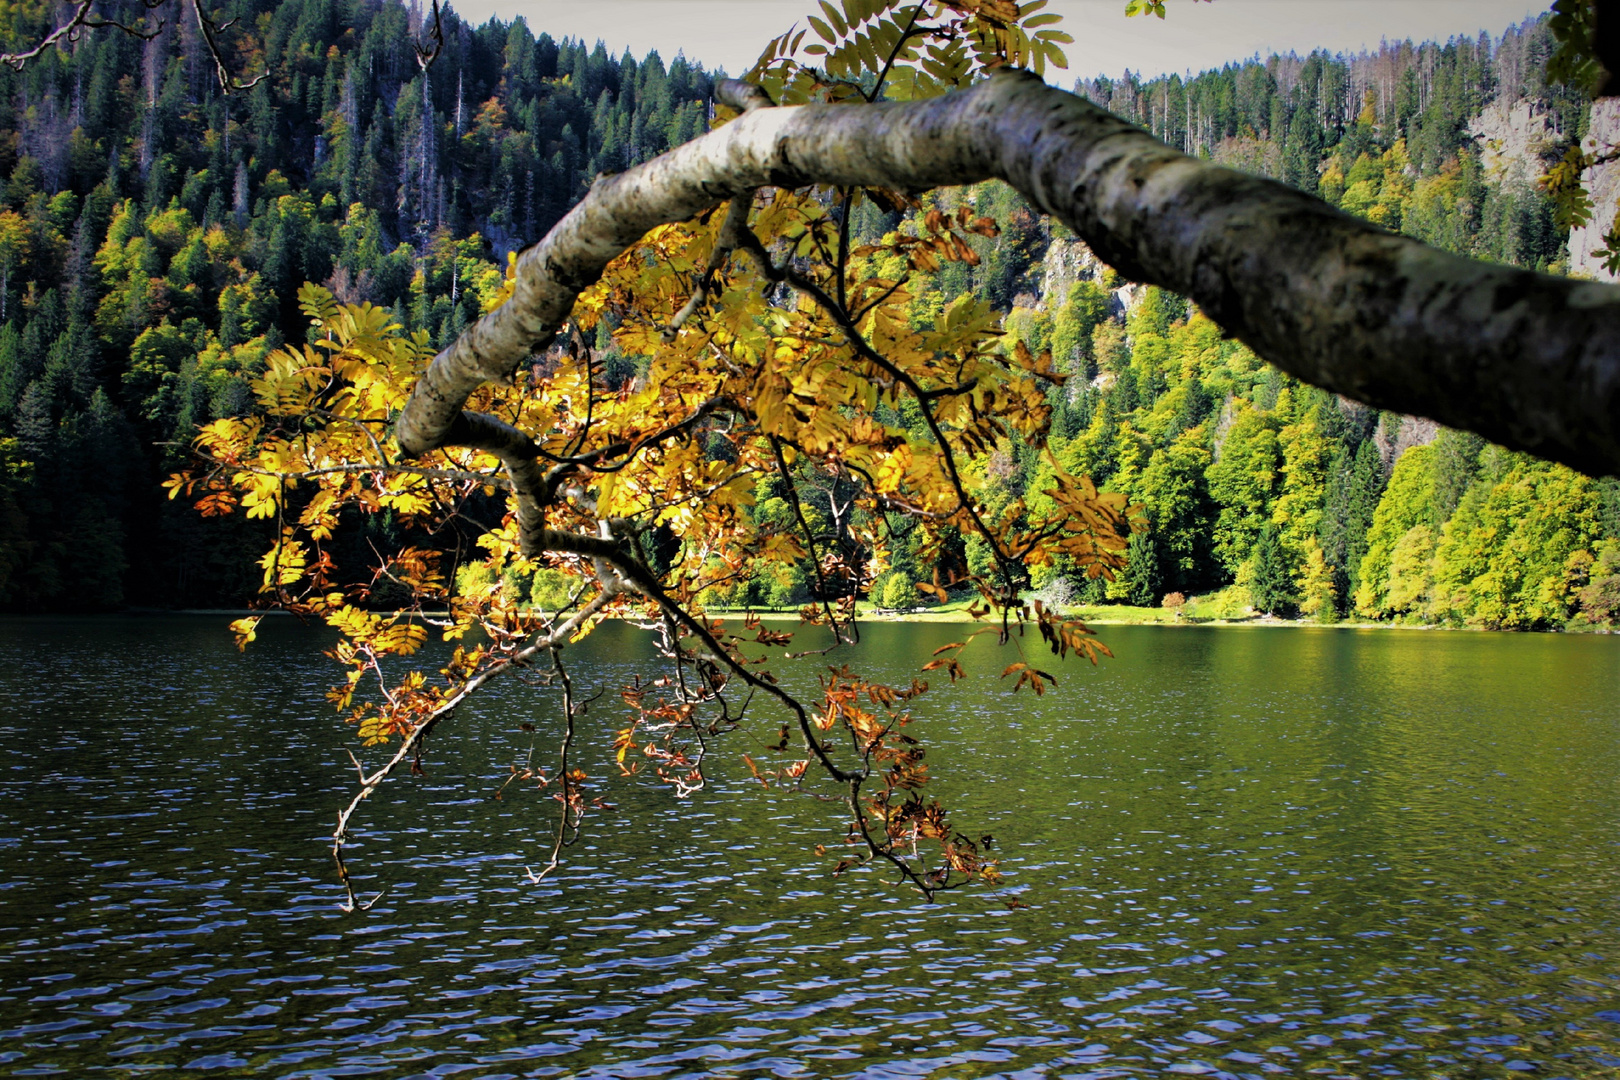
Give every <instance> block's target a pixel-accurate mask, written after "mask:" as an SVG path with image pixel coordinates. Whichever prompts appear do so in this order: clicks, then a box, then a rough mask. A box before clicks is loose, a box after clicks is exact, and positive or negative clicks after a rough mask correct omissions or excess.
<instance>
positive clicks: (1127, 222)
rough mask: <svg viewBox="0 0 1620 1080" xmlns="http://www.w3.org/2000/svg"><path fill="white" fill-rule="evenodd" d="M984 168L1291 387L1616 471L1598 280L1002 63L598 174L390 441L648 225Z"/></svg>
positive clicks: (760, 112) (503, 361)
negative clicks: (1470, 238)
mask: <svg viewBox="0 0 1620 1080" xmlns="http://www.w3.org/2000/svg"><path fill="white" fill-rule="evenodd" d="M731 92H732V93H733V94H734V95H740V93H741V91H739V90H737V89H736V88H732V89H731ZM738 100H739V101H740V100H742V98H741V97H740V96H739V98H738ZM990 178H1000V179H1002V180H1005V181H1006V182H1007V183H1009V184H1011V185H1012V186H1013V187H1015V188H1017V189H1018V190H1019V191H1020V192H1022V193H1023V194H1024V195H1025V197H1026V198H1028V199H1029V200H1030V201H1031V202H1032V203H1033V204H1034V205H1036V206H1038V207H1040V208H1041V209H1043V210H1045V211H1046V212H1048V213H1050V214H1052V215H1054V216H1055V217H1057V218H1058V219H1060V220H1061V221H1063V222H1064V223H1065V224H1066V225H1068V226H1069V227H1070V228H1071V229H1073V230H1074V231H1075V233H1076V234H1077V235H1079V236H1080V237H1081V238H1082V239H1083V240H1085V241H1086V242H1087V243H1088V244H1089V245H1090V246H1091V247H1092V249H1093V250H1094V251H1096V252H1097V254H1098V255H1099V256H1100V257H1101V258H1103V259H1104V260H1106V261H1107V262H1109V263H1111V264H1112V265H1113V266H1115V267H1116V268H1117V269H1119V270H1120V272H1121V273H1123V274H1125V275H1126V276H1127V277H1130V278H1133V279H1136V280H1139V281H1145V282H1150V283H1153V284H1156V285H1160V286H1163V287H1165V288H1167V289H1171V290H1174V291H1175V292H1178V293H1181V294H1183V295H1186V296H1189V297H1191V298H1192V299H1193V300H1194V301H1195V302H1197V303H1198V305H1199V306H1200V307H1201V308H1202V309H1203V310H1204V311H1205V312H1207V313H1208V314H1209V316H1210V317H1211V318H1213V319H1214V320H1215V321H1216V322H1218V323H1219V324H1220V325H1221V326H1222V327H1223V328H1224V329H1225V330H1226V332H1228V333H1229V334H1231V335H1233V336H1234V337H1237V338H1239V339H1240V340H1242V341H1243V342H1244V343H1246V344H1247V345H1249V347H1251V348H1252V349H1253V350H1254V351H1255V352H1256V353H1257V354H1259V355H1260V356H1262V357H1264V358H1265V359H1266V360H1269V361H1271V362H1272V363H1274V364H1276V365H1277V366H1278V367H1280V368H1282V369H1283V370H1284V371H1287V372H1289V373H1290V374H1292V375H1294V376H1296V377H1298V378H1300V379H1302V380H1304V381H1306V382H1309V383H1313V384H1315V385H1317V386H1320V387H1323V388H1324V389H1327V390H1330V391H1333V392H1335V393H1339V394H1343V395H1345V396H1346V397H1350V398H1354V399H1356V400H1358V401H1362V402H1365V403H1367V404H1369V405H1374V406H1377V407H1379V408H1383V409H1391V410H1395V411H1399V412H1403V413H1411V414H1415V415H1419V416H1425V417H1429V418H1432V419H1434V420H1438V421H1440V422H1442V423H1444V424H1448V425H1450V426H1452V427H1458V428H1466V429H1470V430H1473V431H1477V432H1479V433H1480V434H1482V435H1484V436H1485V437H1487V438H1489V439H1491V440H1493V441H1495V442H1498V443H1501V444H1503V445H1505V446H1508V447H1511V448H1513V449H1517V450H1525V451H1529V452H1531V453H1534V454H1539V455H1541V456H1543V457H1547V458H1551V459H1553V460H1556V461H1561V462H1564V463H1565V464H1568V465H1571V466H1573V467H1575V468H1577V469H1580V470H1582V471H1584V472H1587V473H1590V474H1594V475H1601V474H1614V473H1620V287H1617V286H1613V285H1605V284H1598V283H1594V282H1585V281H1575V280H1570V279H1567V278H1557V277H1552V276H1549V275H1546V274H1537V273H1533V272H1531V271H1527V270H1519V269H1515V268H1512V267H1505V266H1497V265H1491V264H1487V263H1481V262H1475V261H1472V260H1469V259H1464V258H1460V257H1457V256H1454V255H1448V254H1445V253H1443V252H1440V251H1436V250H1434V249H1432V248H1429V247H1426V246H1425V245H1423V244H1420V243H1418V242H1416V241H1414V240H1409V239H1406V238H1404V237H1399V236H1393V235H1391V234H1389V233H1387V232H1384V231H1383V230H1381V229H1379V228H1377V227H1376V226H1373V225H1369V224H1367V223H1366V222H1363V221H1360V220H1358V219H1356V218H1352V217H1350V216H1348V215H1346V214H1343V213H1341V212H1339V211H1338V210H1335V209H1334V208H1333V207H1331V206H1329V205H1328V204H1326V203H1324V202H1322V201H1320V200H1318V199H1315V198H1313V197H1311V196H1308V195H1305V194H1302V193H1300V192H1297V191H1294V190H1292V189H1290V188H1287V187H1284V186H1283V185H1281V184H1278V183H1275V182H1273V181H1270V180H1265V179H1262V178H1259V177H1253V176H1248V175H1245V174H1243V173H1238V172H1234V171H1231V170H1229V169H1223V168H1220V167H1217V166H1214V165H1210V164H1208V163H1206V162H1202V161H1199V160H1197V159H1194V158H1189V157H1187V156H1186V155H1184V154H1181V153H1179V152H1177V151H1175V150H1172V149H1171V148H1169V147H1167V146H1165V145H1164V144H1162V143H1160V142H1158V141H1157V140H1156V139H1154V138H1152V137H1151V136H1149V135H1148V134H1146V133H1145V132H1143V131H1141V130H1140V129H1139V128H1136V127H1134V126H1133V125H1131V124H1129V123H1127V122H1125V121H1124V120H1121V119H1119V118H1117V117H1115V116H1112V115H1111V114H1109V113H1107V112H1105V111H1103V110H1102V109H1099V108H1097V107H1096V106H1094V105H1092V104H1090V103H1089V102H1086V101H1084V100H1083V99H1081V98H1078V97H1075V96H1074V95H1072V94H1068V93H1065V92H1063V91H1061V90H1056V89H1053V88H1051V87H1048V86H1046V85H1044V84H1043V83H1041V82H1040V81H1039V80H1037V79H1035V78H1034V77H1033V76H1030V75H1026V74H1023V73H1016V72H1014V73H1006V74H1001V75H997V76H995V77H992V78H990V79H988V80H986V81H984V82H981V83H980V84H978V85H977V86H975V87H973V88H972V89H969V90H965V91H962V92H959V93H955V94H950V95H948V96H945V97H942V98H936V99H933V100H930V101H924V102H917V103H910V104H892V103H881V104H876V105H843V106H817V105H812V106H801V107H793V108H757V109H752V110H750V111H748V112H747V113H745V114H744V115H742V116H740V117H739V118H738V119H736V120H734V121H733V122H731V123H730V124H727V125H726V126H725V127H723V128H720V129H719V130H717V131H714V132H711V133H709V134H708V135H705V136H703V137H701V138H698V139H695V140H693V141H692V142H690V143H687V144H686V145H684V146H681V147H678V148H676V149H674V150H672V151H670V152H669V153H667V154H665V155H663V156H662V157H660V158H657V159H655V160H653V161H650V162H648V163H646V164H645V165H641V166H638V167H637V168H634V169H631V170H629V171H628V172H624V173H621V174H619V175H617V176H613V177H608V178H604V179H602V180H599V181H598V182H597V184H596V185H595V186H594V187H593V188H592V190H591V192H590V194H589V195H588V196H587V197H586V198H585V200H584V201H582V202H581V203H580V205H579V206H577V207H575V208H574V210H573V211H572V212H571V213H570V214H569V215H568V216H567V217H566V218H564V219H563V220H562V221H561V222H560V223H558V225H557V227H556V228H554V229H553V230H552V231H551V233H550V234H549V235H548V236H546V237H545V239H544V240H542V241H541V242H540V243H539V244H537V245H536V246H534V247H532V248H530V249H528V250H527V251H525V252H524V253H523V255H522V257H521V258H520V260H519V264H518V279H517V286H516V290H515V294H514V296H513V298H512V300H511V301H510V302H509V303H507V304H506V305H504V306H503V307H501V308H500V309H498V310H497V311H495V312H494V313H492V314H491V315H489V316H487V317H485V318H484V319H482V320H480V321H479V322H478V323H477V324H475V325H474V326H472V327H471V328H469V329H468V330H467V332H466V333H465V334H463V335H462V336H461V338H460V339H459V340H457V341H456V342H455V343H454V344H453V345H451V346H450V347H449V348H448V349H446V350H445V351H444V352H443V353H441V354H440V355H439V356H438V357H437V358H436V359H435V360H434V361H433V364H432V365H431V367H430V368H429V370H428V372H427V373H426V374H425V375H424V376H423V378H422V379H421V380H420V382H419V383H418V385H417V387H416V389H415V391H414V392H413V394H412V397H411V399H410V401H409V403H408V404H407V406H406V408H405V410H404V411H403V413H402V415H401V416H400V419H399V422H398V425H397V428H396V433H397V435H398V438H399V442H400V445H401V447H402V448H403V449H404V451H405V453H406V454H407V455H410V456H415V455H419V454H422V453H425V452H427V451H429V450H431V449H434V448H436V447H438V446H443V445H448V444H450V443H451V442H452V441H453V436H454V434H456V433H457V432H458V430H459V431H460V432H462V433H465V432H466V431H467V426H466V424H465V422H463V423H461V424H458V423H457V418H458V417H459V416H460V414H461V409H462V406H463V404H464V403H465V401H466V399H467V396H468V395H469V394H470V393H471V392H472V391H473V390H474V389H475V388H476V387H477V386H478V385H479V384H480V383H482V382H483V381H484V380H486V379H488V380H502V379H506V378H509V377H510V376H511V374H512V373H513V372H514V371H515V370H516V369H517V367H518V366H519V365H520V364H522V363H523V362H524V361H525V360H526V359H527V358H528V357H529V356H530V355H531V354H532V353H533V352H534V351H535V350H537V349H541V348H543V347H544V346H545V345H547V344H548V343H549V342H550V341H551V339H552V338H553V337H554V336H555V335H556V333H557V331H558V328H559V327H561V326H562V324H563V322H564V321H565V320H566V319H567V317H568V314H569V311H570V310H571V309H572V307H573V304H574V300H575V298H576V297H577V296H578V295H579V293H580V292H581V291H582V290H583V289H585V288H587V287H588V286H589V285H590V284H591V283H592V282H594V281H595V280H596V279H597V278H598V277H599V276H600V275H601V273H602V271H603V268H604V267H605V266H606V265H607V263H608V262H609V261H610V260H612V259H613V258H614V257H615V256H617V255H618V254H619V253H621V252H622V251H624V250H625V249H627V248H629V247H630V246H632V245H633V244H635V243H636V242H637V241H638V240H639V239H640V238H641V237H642V236H643V235H645V234H646V232H647V231H648V230H650V229H652V228H653V227H655V226H657V225H660V224H665V223H669V222H676V221H684V220H687V219H689V218H691V217H693V216H695V215H697V214H699V213H701V212H702V211H704V210H707V209H709V208H711V207H713V206H715V205H717V204H719V203H720V202H722V201H724V200H725V199H727V198H729V197H731V196H732V195H735V194H741V193H744V192H747V191H751V190H753V189H755V188H759V187H766V186H779V187H798V186H803V185H806V184H812V183H820V184H831V185H870V186H885V187H891V188H899V189H904V190H911V191H918V190H923V189H927V188H932V187H939V186H945V185H957V184H969V183H975V182H978V181H981V180H986V179H990ZM497 441H499V440H497ZM524 441H525V442H526V441H527V440H524ZM508 465H509V467H515V468H517V469H523V468H524V465H523V463H522V462H520V461H518V460H516V459H515V458H510V459H508ZM528 468H529V470H530V471H532V465H531V466H528ZM514 482H517V478H516V477H514Z"/></svg>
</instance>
